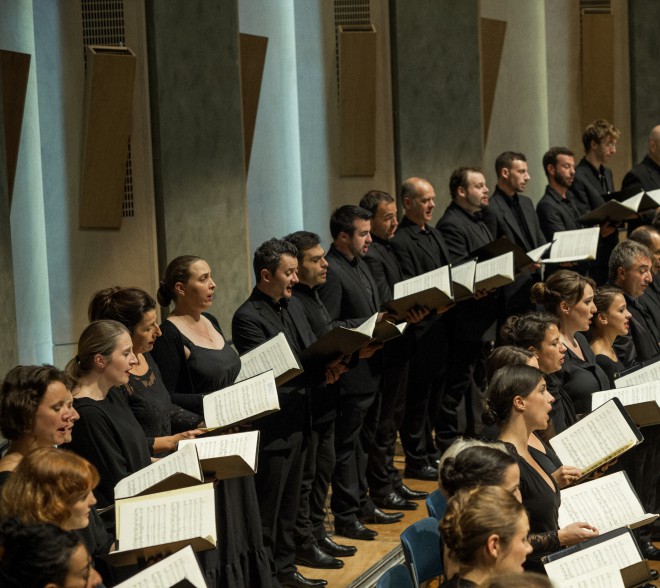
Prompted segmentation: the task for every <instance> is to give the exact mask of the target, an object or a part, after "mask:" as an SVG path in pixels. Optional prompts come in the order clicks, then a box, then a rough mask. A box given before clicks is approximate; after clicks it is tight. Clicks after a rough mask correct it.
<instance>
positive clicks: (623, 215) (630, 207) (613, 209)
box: [578, 190, 660, 224]
mask: <svg viewBox="0 0 660 588" xmlns="http://www.w3.org/2000/svg"><path fill="white" fill-rule="evenodd" d="M658 206H660V190H653V191H651V192H644V190H642V191H641V192H638V193H637V194H635V195H633V196H631V197H630V198H625V199H624V200H618V199H617V197H616V194H615V195H614V198H613V199H612V200H609V201H608V202H605V204H601V205H600V206H599V207H598V208H595V209H594V210H592V211H591V212H588V213H586V214H583V215H582V216H581V217H580V218H579V219H578V220H579V221H580V222H583V223H589V222H593V223H597V224H601V223H604V222H606V221H609V222H612V223H621V222H623V221H625V220H627V219H629V218H634V217H636V216H637V214H638V213H640V212H644V211H645V210H650V209H653V208H656V207H658Z"/></svg>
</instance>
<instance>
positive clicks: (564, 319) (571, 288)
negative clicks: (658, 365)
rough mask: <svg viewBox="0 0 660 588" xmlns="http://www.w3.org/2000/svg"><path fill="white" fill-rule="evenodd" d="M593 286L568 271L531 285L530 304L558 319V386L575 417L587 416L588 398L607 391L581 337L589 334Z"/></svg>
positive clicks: (602, 373)
mask: <svg viewBox="0 0 660 588" xmlns="http://www.w3.org/2000/svg"><path fill="white" fill-rule="evenodd" d="M595 285H596V284H595V283H594V281H593V280H592V279H591V278H585V277H584V276H581V275H580V274H578V273H576V272H574V271H571V270H559V271H558V272H555V273H554V274H552V275H551V276H550V277H549V278H548V279H547V280H546V281H545V282H539V283H537V284H534V286H533V288H532V302H536V303H537V304H542V305H543V306H544V308H545V309H546V310H547V311H548V312H549V313H551V314H553V315H555V316H556V317H557V318H558V319H559V337H560V340H561V342H562V343H563V344H564V345H565V347H566V357H565V358H564V365H563V366H562V372H563V381H562V385H563V387H564V389H565V390H566V392H568V394H569V396H570V397H571V399H572V400H573V404H574V406H575V410H576V411H577V413H578V414H584V413H588V412H591V394H592V392H599V391H601V390H608V389H609V380H608V378H607V375H606V374H605V372H604V371H603V370H602V369H601V367H600V366H599V365H598V364H597V363H596V356H595V355H594V352H593V351H592V350H591V347H589V342H588V341H587V339H586V337H585V336H584V335H583V334H582V333H585V332H587V331H588V330H589V325H590V324H591V320H592V317H593V315H594V314H595V313H596V306H595V305H594V288H595Z"/></svg>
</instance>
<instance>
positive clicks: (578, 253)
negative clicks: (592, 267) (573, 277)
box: [541, 227, 600, 263]
mask: <svg viewBox="0 0 660 588" xmlns="http://www.w3.org/2000/svg"><path fill="white" fill-rule="evenodd" d="M599 236H600V227H592V228H589V229H576V230H574V231H557V232H556V233H555V234H554V235H553V237H552V240H553V241H554V243H553V244H552V249H550V258H549V259H543V260H541V261H542V262H543V263H566V262H571V261H580V260H582V259H596V252H597V250H598V238H599Z"/></svg>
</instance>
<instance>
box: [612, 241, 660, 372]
mask: <svg viewBox="0 0 660 588" xmlns="http://www.w3.org/2000/svg"><path fill="white" fill-rule="evenodd" d="M652 260H653V254H652V253H651V251H649V249H648V247H646V246H645V245H642V244H641V243H639V242H637V241H631V240H630V239H628V240H626V241H623V242H621V243H619V244H618V245H617V246H616V247H615V248H614V251H612V256H611V257H610V283H611V284H612V285H613V286H616V287H617V288H621V290H623V294H624V297H625V299H626V304H627V305H628V310H629V311H630V314H631V315H632V317H631V319H630V332H629V334H628V335H626V336H619V337H617V338H616V340H615V341H614V350H615V352H616V355H617V357H618V358H619V361H620V362H621V363H623V365H624V366H625V367H626V368H629V367H633V366H634V365H636V364H641V363H643V362H646V361H648V360H650V359H654V358H656V357H658V356H659V355H660V346H659V344H658V342H659V341H660V334H659V333H658V330H657V329H656V327H655V325H654V324H653V320H652V319H651V318H650V316H648V314H647V312H646V311H645V309H644V308H643V306H641V305H639V304H638V303H637V301H638V300H639V298H640V296H642V295H643V294H644V292H645V291H646V289H647V288H648V287H649V285H650V284H651V282H652V281H653V275H652V273H651V268H652V267H653V261H652Z"/></svg>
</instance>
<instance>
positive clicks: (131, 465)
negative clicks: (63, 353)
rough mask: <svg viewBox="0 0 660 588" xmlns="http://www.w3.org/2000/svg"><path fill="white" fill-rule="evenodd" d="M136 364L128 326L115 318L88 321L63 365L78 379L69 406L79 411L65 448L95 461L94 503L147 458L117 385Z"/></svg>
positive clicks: (106, 501)
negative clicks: (96, 479) (95, 484)
mask: <svg viewBox="0 0 660 588" xmlns="http://www.w3.org/2000/svg"><path fill="white" fill-rule="evenodd" d="M136 364H137V359H136V358H135V355H134V353H133V343H132V341H131V335H130V333H129V332H128V329H127V328H126V327H125V326H124V325H122V324H121V323H118V322H117V321H109V320H103V321H94V322H93V323H91V324H90V325H88V326H87V327H86V328H85V330H84V331H83V332H82V334H81V335H80V339H79V340H78V354H77V355H76V356H75V357H74V358H73V359H72V360H71V361H70V362H69V363H68V364H67V366H66V370H67V372H69V374H71V375H72V376H73V377H74V378H76V379H77V380H78V385H77V386H76V388H75V389H74V391H73V395H74V401H73V406H74V408H75V409H76V410H77V411H78V413H79V414H80V421H79V422H78V424H77V426H76V433H75V435H73V439H72V441H71V443H70V444H69V446H68V447H69V448H70V449H71V450H72V451H74V452H75V453H77V454H78V455H81V456H82V457H84V458H85V459H87V460H88V461H90V462H91V463H93V464H94V466H96V469H97V470H98V471H99V474H100V476H101V480H100V482H99V485H98V489H97V493H96V497H97V498H98V502H99V506H101V507H106V506H109V505H111V504H112V503H113V502H114V495H115V485H116V484H117V482H119V481H120V480H121V479H123V478H125V477H126V476H128V475H129V474H132V473H134V472H136V471H138V470H140V469H142V468H143V467H146V466H148V465H149V464H150V463H151V455H150V451H149V444H148V443H147V438H146V437H145V436H144V431H143V430H142V427H140V425H139V423H138V422H137V421H136V420H135V417H134V416H133V413H132V412H131V409H130V408H129V407H128V404H127V402H126V398H125V397H124V395H123V393H122V391H121V390H120V388H119V387H120V386H125V385H126V384H127V383H128V378H129V375H130V371H131V369H133V367H135V365H136Z"/></svg>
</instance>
